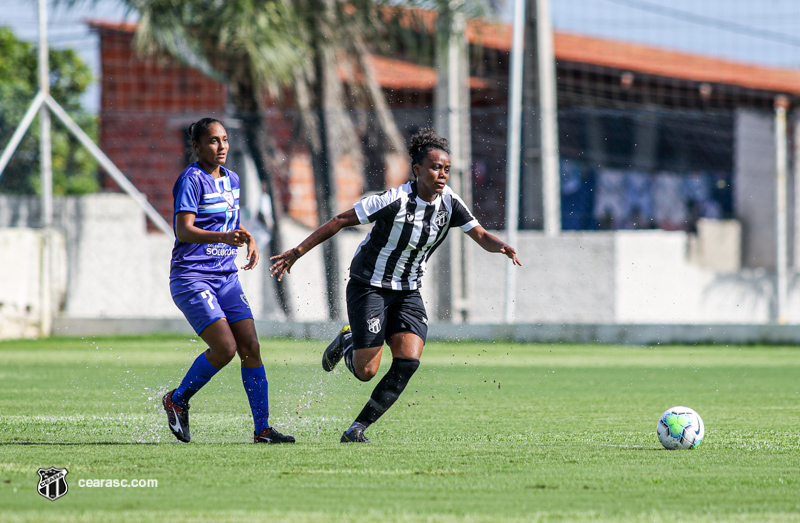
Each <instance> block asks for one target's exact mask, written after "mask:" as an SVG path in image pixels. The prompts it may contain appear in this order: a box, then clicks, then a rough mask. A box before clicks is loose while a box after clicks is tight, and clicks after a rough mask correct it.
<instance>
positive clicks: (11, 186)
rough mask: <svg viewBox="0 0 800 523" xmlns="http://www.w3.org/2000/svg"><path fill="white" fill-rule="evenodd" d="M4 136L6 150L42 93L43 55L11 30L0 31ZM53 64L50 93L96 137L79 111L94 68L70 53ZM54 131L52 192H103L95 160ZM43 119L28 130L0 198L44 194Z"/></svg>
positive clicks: (0, 184) (0, 126) (54, 54)
mask: <svg viewBox="0 0 800 523" xmlns="http://www.w3.org/2000/svg"><path fill="white" fill-rule="evenodd" d="M0 56H2V57H3V58H2V60H0V135H1V136H4V137H5V142H4V143H2V144H0V147H3V148H5V145H6V143H7V142H8V140H9V139H10V138H11V135H12V134H13V133H14V131H15V129H16V128H17V125H18V124H19V122H20V121H21V120H22V118H23V115H24V114H25V111H27V109H28V107H29V106H30V104H31V101H32V100H33V98H34V96H35V95H36V92H37V91H38V50H37V48H36V46H34V45H32V44H30V43H28V42H22V41H20V40H19V39H17V38H16V36H15V35H14V34H13V33H12V32H11V30H10V29H8V28H4V27H0ZM49 58H50V93H51V95H52V96H53V98H55V99H56V100H57V101H58V102H59V103H60V104H61V106H62V107H63V108H64V110H66V111H67V112H68V113H70V115H71V116H72V117H73V118H74V119H75V120H76V121H77V122H78V124H79V125H81V127H82V128H83V129H84V130H85V131H86V132H87V133H88V134H89V135H90V136H92V137H94V135H96V134H97V123H96V121H95V119H94V118H92V117H91V116H90V115H88V114H86V113H85V112H84V111H83V110H82V108H81V105H80V97H81V95H82V94H83V93H84V91H86V88H87V87H88V86H89V83H90V82H91V80H92V74H91V71H90V70H89V67H88V66H87V65H86V64H84V63H83V62H82V61H81V59H80V58H79V57H78V55H77V54H76V53H75V51H73V50H71V49H65V50H54V49H51V50H50V53H49ZM52 120H53V126H52V150H53V192H54V193H55V194H85V193H90V192H95V191H97V190H98V188H99V182H98V179H97V166H96V163H95V161H94V159H93V158H92V157H91V155H90V154H89V152H88V151H86V150H85V149H84V148H83V147H82V146H81V145H80V144H79V143H78V141H77V140H76V139H75V138H74V137H73V136H72V135H71V134H70V133H69V132H68V131H67V130H66V129H65V128H63V127H62V126H61V125H60V124H59V123H58V122H57V121H56V119H55V118H53V119H52ZM39 174H40V166H39V126H38V117H37V118H36V119H35V120H34V122H33V124H32V125H31V126H30V127H29V128H28V131H27V133H26V135H25V137H24V138H23V139H22V142H21V143H20V145H19V147H18V148H17V151H16V152H15V153H14V156H12V158H11V161H10V162H9V164H8V165H7V166H6V169H5V171H4V172H3V174H2V177H0V192H4V193H12V194H38V193H39V192H40V186H41V182H40V179H41V178H40V176H39Z"/></svg>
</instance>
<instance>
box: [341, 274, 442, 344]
mask: <svg viewBox="0 0 800 523" xmlns="http://www.w3.org/2000/svg"><path fill="white" fill-rule="evenodd" d="M347 317H348V318H349V319H350V330H351V332H352V333H353V348H354V349H367V348H370V347H379V346H381V345H383V342H384V341H386V339H387V338H389V337H391V336H392V335H393V334H397V333H398V332H413V333H414V334H416V335H417V336H419V337H420V338H422V341H423V342H424V341H425V340H426V338H427V336H428V314H427V313H426V312H425V304H424V303H423V302H422V296H421V295H420V293H419V290H413V291H395V290H392V289H382V288H380V287H373V286H371V285H368V284H366V283H362V282H360V281H357V280H353V279H351V280H350V282H349V283H348V284H347Z"/></svg>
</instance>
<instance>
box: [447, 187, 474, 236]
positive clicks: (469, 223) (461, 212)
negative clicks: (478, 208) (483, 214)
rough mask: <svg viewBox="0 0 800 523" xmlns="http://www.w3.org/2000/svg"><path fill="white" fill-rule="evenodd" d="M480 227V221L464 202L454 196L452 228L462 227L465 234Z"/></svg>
mask: <svg viewBox="0 0 800 523" xmlns="http://www.w3.org/2000/svg"><path fill="white" fill-rule="evenodd" d="M478 225H480V223H478V220H476V219H475V217H474V216H473V215H472V213H471V212H469V209H467V205H466V204H465V203H464V201H463V200H462V199H461V198H459V197H458V195H456V194H453V216H452V217H451V218H450V227H461V230H462V231H464V232H467V231H470V230H472V229H474V228H475V227H477V226H478Z"/></svg>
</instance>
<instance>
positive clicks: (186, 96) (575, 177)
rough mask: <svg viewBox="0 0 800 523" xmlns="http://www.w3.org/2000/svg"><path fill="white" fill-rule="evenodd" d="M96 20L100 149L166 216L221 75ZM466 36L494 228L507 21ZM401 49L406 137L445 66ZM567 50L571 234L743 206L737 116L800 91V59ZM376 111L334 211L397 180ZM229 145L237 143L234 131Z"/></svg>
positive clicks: (499, 213)
mask: <svg viewBox="0 0 800 523" xmlns="http://www.w3.org/2000/svg"><path fill="white" fill-rule="evenodd" d="M88 23H89V25H90V26H91V27H92V28H93V29H94V30H95V31H97V32H98V33H99V35H100V42H101V44H100V45H101V67H102V86H101V93H102V94H101V96H102V101H101V114H100V129H101V132H100V142H101V147H102V148H103V149H104V150H105V151H106V152H107V154H108V155H109V156H110V157H111V159H112V160H113V161H114V162H115V163H116V164H117V165H118V166H119V167H120V168H121V169H122V170H123V172H125V173H126V174H127V175H128V176H129V177H130V178H131V180H132V181H133V182H134V184H136V186H137V187H138V188H139V189H140V190H141V191H143V192H144V193H145V194H147V196H148V198H149V200H150V201H151V202H152V203H153V204H154V205H155V206H156V208H157V209H158V210H159V212H160V213H161V214H162V215H164V216H165V217H167V218H168V219H169V218H170V216H171V211H172V194H171V190H172V185H173V182H174V179H175V177H176V176H177V174H178V173H179V172H180V171H181V170H182V169H183V167H184V166H185V165H186V163H187V160H188V154H187V153H188V149H187V147H186V141H187V137H186V135H185V128H186V127H187V126H188V124H189V123H190V122H192V121H194V120H196V119H198V118H200V117H203V116H209V115H210V116H215V117H219V118H222V117H224V116H225V115H226V114H227V113H226V110H227V109H228V97H227V93H226V89H225V86H224V85H223V84H220V83H218V82H217V81H215V80H212V79H210V78H207V77H205V76H204V75H203V74H202V73H200V72H198V71H196V70H193V69H191V68H189V67H186V66H182V65H179V64H176V63H175V62H173V61H171V60H168V59H165V58H162V59H158V60H151V61H148V60H143V59H140V58H138V57H137V56H136V55H135V53H134V51H133V48H132V38H133V32H134V30H135V26H132V25H126V24H119V23H115V22H107V21H98V20H93V21H89V22H88ZM468 38H469V40H470V43H471V58H470V59H471V66H470V67H471V78H470V94H471V103H472V108H471V120H472V153H473V163H472V177H473V192H472V194H473V206H474V207H475V210H476V213H477V215H478V216H479V218H480V220H481V222H482V223H483V224H484V225H485V226H486V227H487V228H493V229H498V228H502V227H503V225H504V224H503V220H504V205H503V202H504V198H505V177H506V172H505V159H506V148H505V145H506V126H507V121H508V116H507V112H508V106H507V89H508V63H509V50H510V43H511V28H510V26H506V25H490V24H486V23H483V22H481V21H472V22H470V24H469V30H468ZM397 52H398V54H397V56H374V57H373V59H372V63H373V66H374V67H375V70H376V73H377V77H378V80H379V83H380V85H381V87H382V88H383V89H384V92H385V93H386V95H387V98H388V100H389V103H390V106H391V108H392V111H393V113H394V115H395V119H396V121H397V124H398V127H399V128H400V130H401V132H402V134H403V135H404V136H405V137H406V138H407V137H408V136H410V135H411V134H412V133H413V132H415V131H416V130H417V129H418V128H419V127H420V126H423V125H428V124H430V123H431V122H432V120H433V107H432V104H433V89H434V88H435V85H436V72H435V70H434V69H433V68H432V67H429V66H426V65H419V64H418V63H414V62H412V61H410V60H411V58H410V57H409V56H406V55H405V54H404V53H403V51H402V49H399V50H398V51H397ZM555 53H556V60H557V77H558V104H559V107H558V125H559V140H560V155H561V172H562V177H561V182H562V184H561V197H562V222H563V229H567V230H575V229H584V230H593V229H639V228H642V229H648V228H658V229H670V230H686V231H692V230H694V229H695V227H696V222H697V220H698V219H699V218H731V217H737V218H741V217H740V216H738V214H737V203H736V199H735V198H734V194H735V191H736V190H737V187H736V185H737V183H739V179H740V175H739V174H737V161H736V158H737V156H736V150H737V145H736V144H737V133H739V131H740V127H739V126H737V121H738V118H739V116H738V115H739V114H741V113H748V114H755V115H761V116H762V117H765V118H767V119H769V117H770V115H771V114H772V107H773V102H774V98H775V96H776V94H786V95H788V96H789V97H790V100H791V101H792V102H793V103H796V102H797V101H798V96H800V71H794V70H781V69H770V68H766V67H760V66H753V65H746V64H739V63H733V62H730V61H724V60H719V59H715V58H713V57H703V56H695V55H689V54H685V53H677V52H671V51H669V50H664V49H655V48H650V47H645V46H641V45H634V44H629V43H623V42H616V41H609V40H602V39H597V38H590V37H586V36H581V35H574V34H562V33H556V35H555ZM423 62H425V61H424V60H423ZM426 63H432V62H431V61H430V60H428V61H427V62H426ZM267 106H268V107H269V108H268V109H267V110H266V112H265V113H264V118H266V119H267V120H268V125H269V129H270V131H271V133H272V139H273V141H274V142H275V143H274V146H275V147H276V148H277V150H278V151H280V155H279V160H280V166H281V167H280V169H279V172H276V177H277V179H278V186H279V188H280V191H281V195H280V201H279V202H278V203H279V204H280V205H282V206H283V210H284V211H285V212H287V213H288V214H289V215H290V216H291V217H293V218H294V219H296V220H297V221H299V222H300V223H303V224H305V225H308V226H311V227H313V226H315V225H316V222H317V218H316V202H315V200H314V190H313V177H312V172H311V162H310V159H309V157H308V153H307V151H306V149H305V146H304V144H303V143H302V141H301V140H299V139H298V137H297V136H296V135H295V133H294V132H293V129H294V128H295V126H294V123H293V122H294V121H295V120H294V119H295V114H294V113H293V112H292V111H291V110H288V109H285V108H283V107H281V106H280V105H279V104H278V103H277V102H276V103H272V102H269V103H268V104H267ZM351 116H352V115H351ZM371 117H372V115H370V114H364V115H360V116H357V118H359V119H361V121H362V122H366V123H364V124H363V125H361V126H360V127H359V128H360V129H362V130H363V133H364V135H363V136H362V137H361V141H362V143H363V144H364V154H363V158H362V160H363V161H362V162H361V164H360V165H358V164H356V163H355V162H347V161H342V162H339V163H338V164H337V165H336V167H335V177H336V184H337V197H338V202H337V209H338V210H344V209H347V208H349V207H350V206H352V204H353V202H354V201H356V200H357V199H358V198H359V197H360V196H361V195H362V194H363V193H364V192H367V191H374V190H381V189H383V188H384V187H385V186H386V185H387V183H388V182H389V181H387V179H386V176H385V172H384V171H385V166H386V162H385V159H384V158H383V156H382V152H381V151H380V150H379V147H376V144H375V142H374V140H372V138H371V134H370V133H371V131H370V130H371V129H372V128H373V127H372V126H370V125H369V120H370V118H371ZM764 129H766V131H765V132H768V131H769V128H768V127H765V128H764ZM524 132H531V130H530V129H527V130H525V131H524ZM234 133H235V131H234ZM739 140H741V137H740V138H739ZM748 141H750V140H748ZM768 142H769V140H766V141H765V143H766V144H767V145H768ZM232 146H233V147H241V144H239V145H238V146H237V143H236V141H235V140H234V141H233V142H232ZM765 147H766V146H765ZM748 154H750V153H748ZM752 154H764V151H760V152H759V151H753V152H752ZM766 154H771V153H770V151H766ZM232 167H233V168H234V169H236V168H237V166H236V165H233V166H232ZM107 186H108V187H109V188H112V187H113V183H112V182H107ZM523 212H524V205H523Z"/></svg>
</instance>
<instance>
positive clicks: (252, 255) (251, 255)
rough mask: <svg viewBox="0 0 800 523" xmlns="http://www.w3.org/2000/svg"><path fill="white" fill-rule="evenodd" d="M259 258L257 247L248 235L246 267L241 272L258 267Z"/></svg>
mask: <svg viewBox="0 0 800 523" xmlns="http://www.w3.org/2000/svg"><path fill="white" fill-rule="evenodd" d="M260 258H261V256H260V255H259V254H258V246H257V245H256V241H255V240H254V239H253V237H252V236H250V234H249V233H248V240H247V265H245V266H244V267H242V270H244V271H249V270H251V269H253V268H255V266H256V265H258V260H259V259H260Z"/></svg>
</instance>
